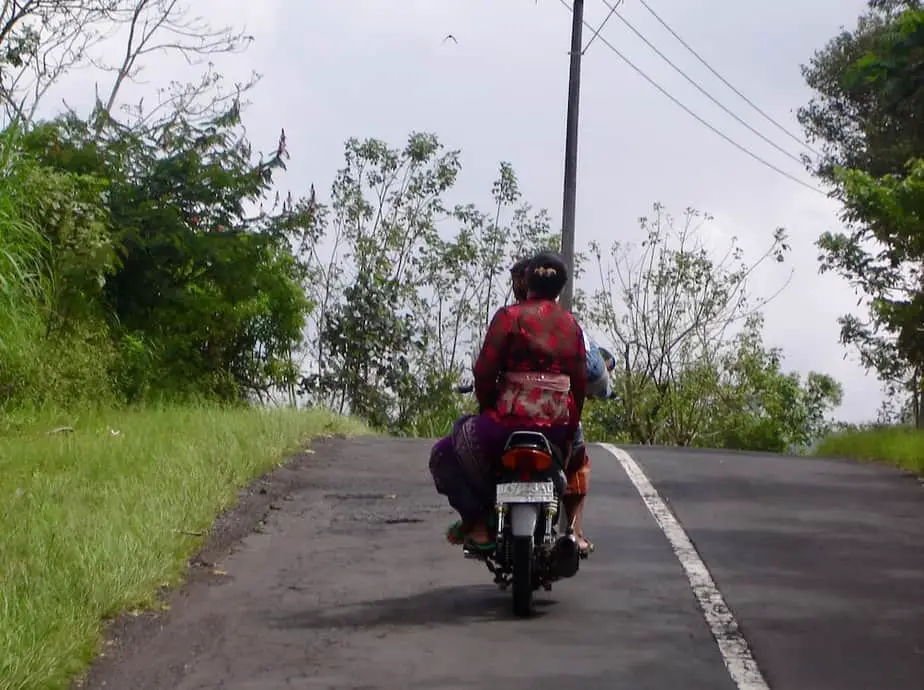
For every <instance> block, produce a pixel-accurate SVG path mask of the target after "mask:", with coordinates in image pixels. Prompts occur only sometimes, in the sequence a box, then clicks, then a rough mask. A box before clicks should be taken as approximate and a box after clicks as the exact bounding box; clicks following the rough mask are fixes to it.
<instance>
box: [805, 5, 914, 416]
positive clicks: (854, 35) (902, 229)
mask: <svg viewBox="0 0 924 690" xmlns="http://www.w3.org/2000/svg"><path fill="white" fill-rule="evenodd" d="M922 51H924V11H922V10H921V9H920V7H919V3H917V2H874V3H871V11H870V12H869V13H868V14H866V15H864V16H863V17H861V18H860V21H859V24H858V27H857V29H856V30H855V31H853V32H843V33H842V34H841V35H840V36H838V37H836V38H835V39H834V40H832V41H831V42H830V43H829V44H828V45H827V46H826V47H825V49H824V50H823V51H820V52H818V53H816V55H815V57H814V58H813V60H812V62H811V64H810V66H808V67H805V68H804V73H805V75H806V79H807V81H808V84H809V86H811V87H812V88H814V89H815V90H816V92H817V95H816V96H815V98H813V100H812V101H811V102H810V103H809V104H808V105H807V106H806V107H805V108H803V109H802V110H801V111H800V115H799V116H800V120H801V121H802V123H803V125H804V126H805V127H806V130H807V132H808V133H809V135H810V137H812V138H813V139H814V140H816V141H822V142H823V143H824V148H823V153H824V155H823V156H822V158H821V159H820V160H819V161H818V162H817V164H816V165H815V167H814V172H815V174H816V175H817V176H818V177H819V178H821V179H822V180H824V181H826V182H828V183H829V184H830V185H831V186H832V187H833V189H834V195H835V196H836V197H837V198H838V199H839V200H840V201H841V202H842V203H843V208H844V211H843V214H842V218H843V220H844V222H845V224H846V225H847V228H848V230H849V232H847V233H830V232H829V233H824V234H823V235H822V236H821V238H820V239H819V241H818V246H819V247H820V249H821V250H822V255H821V257H820V260H821V270H822V272H826V271H836V272H837V273H839V274H840V275H842V276H844V277H845V278H847V280H849V281H850V283H851V284H852V285H853V286H854V288H855V289H856V290H857V291H858V292H860V293H861V302H862V301H864V300H865V302H866V305H867V307H868V309H869V313H870V318H869V319H868V320H866V321H864V320H861V319H860V318H858V317H856V316H852V315H846V316H844V317H842V318H841V319H840V324H841V341H842V342H843V343H845V344H848V345H851V346H853V347H854V348H855V349H856V350H857V351H858V352H859V355H860V361H861V362H862V363H863V365H864V366H865V367H867V368H868V369H872V370H874V371H876V373H877V375H878V376H879V378H880V379H881V380H882V381H883V382H884V383H885V384H886V387H887V391H888V392H889V393H890V394H895V393H897V392H905V393H910V394H911V397H912V407H913V408H914V409H917V410H919V409H920V402H919V399H920V387H921V383H920V381H921V371H922V367H924V359H922V352H924V348H922V347H921V345H920V340H921V337H922V336H921V333H920V330H919V329H920V323H921V310H920V306H919V305H920V304H921V301H922V300H924V296H922V295H924V277H922V273H924V271H922V266H924V252H922V248H921V243H922V241H921V235H922V233H924V229H922V224H921V215H920V210H919V209H920V206H915V204H916V203H919V202H918V201H917V198H918V197H917V194H918V192H917V190H918V189H919V181H918V178H917V175H919V167H918V163H917V162H916V160H917V159H920V158H922V157H924V127H922V124H921V121H920V113H921V112H922V111H924V62H922V61H921V57H920V56H921V53H922ZM915 400H917V401H918V402H914V401H915ZM915 418H916V421H917V423H918V424H921V423H922V420H921V415H920V412H917V413H916V414H915Z"/></svg>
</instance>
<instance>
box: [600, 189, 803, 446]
mask: <svg viewBox="0 0 924 690" xmlns="http://www.w3.org/2000/svg"><path fill="white" fill-rule="evenodd" d="M709 219H710V218H709V217H708V216H703V214H701V213H699V212H697V211H695V210H693V209H688V210H687V211H686V213H685V214H684V221H683V223H682V224H681V225H680V226H679V227H677V226H676V225H675V223H674V219H673V217H672V216H671V215H670V214H669V213H667V212H666V211H665V209H664V208H663V207H662V206H661V205H660V204H655V205H654V217H653V218H651V219H649V218H642V219H640V223H641V226H642V229H643V230H644V232H645V233H646V238H645V240H644V241H643V242H642V243H641V247H639V251H638V252H636V251H635V250H634V249H635V248H633V247H626V246H623V245H622V244H621V243H619V242H616V243H614V244H613V246H612V247H611V248H610V251H609V261H608V262H606V263H605V262H604V259H603V252H602V249H601V248H600V247H599V245H596V244H594V245H592V251H593V252H594V254H595V255H596V262H597V268H598V271H599V276H600V285H601V287H600V289H599V290H597V292H596V293H595V295H594V298H593V301H592V308H591V311H590V318H591V320H592V322H594V323H595V324H596V325H597V326H598V327H600V328H601V329H602V330H603V331H604V332H605V333H606V334H607V335H608V336H609V337H610V339H611V341H612V342H613V343H614V345H615V349H616V353H617V357H618V358H619V360H620V361H621V365H620V367H619V368H620V370H621V372H620V377H619V387H620V390H619V396H620V398H621V400H622V403H621V404H622V405H623V414H624V422H623V423H624V425H625V427H624V428H626V429H627V430H628V431H629V433H630V435H631V436H632V437H633V438H636V439H639V440H640V441H642V442H645V443H651V442H654V441H655V439H661V440H664V439H670V442H671V443H679V444H683V445H686V444H690V443H692V442H693V441H694V440H695V439H696V438H697V437H698V436H699V435H700V434H701V432H702V429H703V425H704V424H705V423H706V420H707V416H708V415H709V414H710V409H709V405H708V395H706V393H707V392H708V391H709V390H710V389H712V388H714V387H715V386H717V385H718V380H717V371H718V361H719V358H720V356H721V353H722V350H723V348H725V347H726V345H727V342H728V339H729V338H730V337H731V334H730V333H729V331H730V330H731V329H733V328H734V327H735V325H736V324H743V323H744V322H745V320H746V319H747V318H748V316H750V315H751V314H754V313H756V312H757V310H759V309H760V308H761V307H762V306H763V305H764V304H766V303H767V302H768V301H769V299H771V298H772V297H771V298H765V299H762V300H758V301H757V302H756V303H755V304H752V303H751V295H749V294H748V290H747V281H748V278H749V277H750V276H751V274H752V273H753V271H754V270H756V269H757V267H758V266H760V265H761V264H763V263H764V262H765V261H767V260H769V259H774V260H776V261H778V262H782V261H783V260H784V256H785V253H786V252H787V251H788V250H789V246H788V245H787V244H786V236H785V233H784V232H783V231H782V230H777V231H776V232H775V233H774V236H773V240H772V242H771V244H770V246H769V248H768V249H767V251H766V252H765V253H764V254H763V256H761V257H760V258H759V259H758V260H757V261H756V262H755V263H753V264H751V265H748V264H746V263H744V261H743V259H742V252H741V249H740V247H738V245H737V240H736V239H733V240H732V243H731V246H730V247H729V248H728V250H727V251H726V253H725V255H724V256H723V257H722V258H721V259H719V260H715V259H714V258H713V257H712V255H711V253H710V251H709V250H708V248H707V247H706V246H705V244H704V243H703V241H702V239H701V237H700V231H701V229H702V224H703V222H705V221H708V220H709ZM777 294H778V293H777Z"/></svg>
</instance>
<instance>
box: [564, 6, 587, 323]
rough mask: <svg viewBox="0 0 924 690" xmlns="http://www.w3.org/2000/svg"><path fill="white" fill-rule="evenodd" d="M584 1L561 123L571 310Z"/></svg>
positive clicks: (574, 24)
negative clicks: (563, 138) (563, 121)
mask: <svg viewBox="0 0 924 690" xmlns="http://www.w3.org/2000/svg"><path fill="white" fill-rule="evenodd" d="M583 29H584V0H574V8H573V9H572V21H571V70H570V74H569V76H568V119H567V124H566V125H565V127H566V131H565V190H564V202H563V203H562V213H561V216H562V217H561V253H562V256H563V257H564V258H565V265H566V266H567V267H568V283H567V285H565V289H564V291H563V292H562V295H561V305H562V306H563V307H564V308H565V309H571V302H572V299H573V297H574V216H575V210H576V207H577V153H578V109H579V106H580V101H581V54H582V52H583V50H582V48H581V45H582V42H583V39H582V34H583Z"/></svg>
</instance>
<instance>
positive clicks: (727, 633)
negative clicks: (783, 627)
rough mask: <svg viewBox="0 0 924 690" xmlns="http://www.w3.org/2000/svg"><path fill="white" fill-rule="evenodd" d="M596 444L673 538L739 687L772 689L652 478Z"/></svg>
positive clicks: (633, 463)
mask: <svg viewBox="0 0 924 690" xmlns="http://www.w3.org/2000/svg"><path fill="white" fill-rule="evenodd" d="M597 445H599V446H600V447H602V448H603V449H605V450H607V451H608V452H609V453H611V454H612V455H613V456H614V457H615V458H616V459H617V460H619V464H621V465H622V468H623V469H624V470H625V471H626V474H627V475H628V476H629V479H630V480H631V481H632V483H633V484H634V485H635V488H636V490H638V493H639V495H640V496H641V497H642V500H643V501H644V502H645V505H646V506H648V510H649V512H650V513H651V516H652V517H653V518H654V519H655V522H657V523H658V527H660V528H661V531H662V532H664V536H666V537H667V540H668V541H669V542H670V544H671V547H672V548H673V549H674V553H675V554H676V555H677V559H678V560H679V561H680V565H682V566H683V570H684V572H685V573H686V575H687V579H688V580H689V581H690V586H691V587H692V588H693V594H694V595H695V596H696V600H697V601H698V602H699V605H700V609H701V610H702V612H703V617H704V618H705V619H706V623H707V624H708V625H709V629H710V630H711V631H712V636H713V637H714V638H715V641H716V644H717V645H718V646H719V653H720V654H721V655H722V660H723V661H724V662H725V668H727V669H728V673H729V675H730V676H731V678H732V680H733V681H734V682H735V684H736V685H737V686H738V690H770V686H769V685H768V684H767V681H766V680H765V679H764V676H763V674H762V673H761V672H760V669H759V668H758V667H757V662H756V661H755V660H754V657H753V656H752V655H751V649H750V647H749V646H748V641H747V640H746V639H745V638H744V635H742V634H741V629H740V628H739V626H738V621H737V620H735V616H734V614H732V612H731V610H730V609H729V608H728V605H727V604H726V603H725V599H724V598H723V597H722V593H721V592H720V591H719V589H718V587H716V584H715V581H714V580H713V579H712V575H711V574H710V573H709V568H707V567H706V564H705V563H704V562H703V559H702V558H700V556H699V553H697V551H696V547H695V546H693V542H692V541H690V537H689V536H688V535H687V533H686V531H685V530H684V529H683V526H682V525H681V524H680V521H679V520H677V518H676V517H674V514H673V512H671V509H670V508H669V507H668V506H667V503H665V502H664V499H663V498H661V495H660V494H659V493H658V491H657V489H655V488H654V485H652V483H651V480H649V479H648V477H647V476H646V475H645V472H644V471H643V470H642V468H641V466H640V465H639V464H638V463H637V462H636V461H635V460H633V459H632V456H630V455H629V454H628V453H627V452H626V451H624V450H622V449H621V448H617V447H616V446H613V445H611V444H609V443H600V444H597Z"/></svg>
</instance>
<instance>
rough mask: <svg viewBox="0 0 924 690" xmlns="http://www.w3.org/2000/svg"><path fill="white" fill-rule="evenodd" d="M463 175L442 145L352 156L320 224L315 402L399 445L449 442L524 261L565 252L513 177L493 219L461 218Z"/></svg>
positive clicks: (351, 147)
mask: <svg viewBox="0 0 924 690" xmlns="http://www.w3.org/2000/svg"><path fill="white" fill-rule="evenodd" d="M460 170H461V162H460V157H459V152H458V151H454V150H449V149H446V148H445V147H444V146H443V145H442V144H441V143H440V141H439V139H438V138H437V137H436V136H435V135H432V134H426V133H412V134H411V135H410V136H409V138H408V140H407V142H406V144H405V145H404V146H403V147H401V148H394V147H391V146H389V145H388V144H387V143H385V142H383V141H379V140H375V139H369V140H358V139H351V140H349V141H348V142H347V144H346V147H345V166H344V167H343V169H341V170H340V172H339V173H338V174H337V177H336V180H335V182H334V184H333V188H332V194H331V197H332V198H331V203H330V208H329V209H324V210H323V211H322V212H321V215H323V217H324V218H325V219H326V223H327V226H326V233H325V236H324V238H323V243H326V244H328V245H329V247H330V248H329V250H328V252H327V253H326V254H324V253H323V251H322V249H323V248H322V242H319V243H316V244H315V245H313V247H312V248H311V250H310V251H311V253H312V257H311V264H312V270H313V272H314V275H315V276H316V279H315V280H314V282H313V284H312V286H311V289H312V295H313V298H314V300H315V301H316V302H317V304H318V305H319V306H318V309H317V311H316V312H315V314H314V315H313V317H312V329H311V330H312V332H313V336H312V340H313V345H312V351H311V353H310V354H311V357H310V359H312V360H313V363H312V364H311V365H310V366H312V368H313V371H310V372H309V373H308V375H306V376H305V377H304V380H303V382H302V383H303V385H302V389H303V392H304V393H305V394H307V395H309V396H310V397H311V399H312V400H315V401H317V402H321V403H324V404H327V405H331V406H332V407H334V408H335V409H338V410H350V411H352V412H353V413H355V414H360V415H362V416H364V417H366V418H367V419H369V420H371V421H372V422H373V423H374V424H376V425H378V426H381V427H383V428H387V429H390V430H392V431H399V432H416V433H429V431H428V430H430V429H433V428H435V427H440V432H442V431H444V429H443V428H442V427H444V426H445V423H446V420H448V419H451V418H452V416H453V415H454V413H456V412H457V411H458V410H459V408H460V401H459V400H458V399H457V397H456V396H454V394H453V393H452V386H453V384H455V383H456V382H457V381H458V379H459V378H460V377H463V376H464V371H465V369H466V368H467V367H468V366H470V364H471V358H472V357H473V356H474V353H475V351H476V350H477V348H479V347H480V341H481V337H482V334H483V332H484V329H485V327H486V324H487V321H488V319H489V318H490V316H491V314H492V313H493V311H494V310H495V309H496V308H497V307H498V306H499V305H500V304H502V303H503V302H504V301H505V300H506V299H507V298H508V297H509V279H508V273H507V269H508V267H509V266H510V264H511V263H512V261H513V257H514V256H517V257H519V255H520V254H521V253H524V252H528V251H532V250H535V249H536V248H538V247H547V246H552V245H556V244H557V240H556V238H555V236H554V235H552V234H551V232H550V231H549V223H548V215H547V214H546V213H545V212H541V211H540V212H538V213H534V212H533V211H532V209H531V208H530V207H529V206H528V205H526V204H523V203H521V201H520V192H519V189H518V188H517V183H516V175H515V174H514V171H513V169H512V167H511V166H509V165H508V164H501V167H500V174H499V177H498V180H497V181H496V182H495V184H494V186H493V188H492V196H493V201H494V209H493V211H492V212H490V213H489V212H484V211H481V210H479V209H478V208H477V206H476V205H474V204H460V205H457V206H455V207H449V206H448V204H447V203H446V202H445V198H444V197H445V195H446V194H447V193H448V192H449V191H450V190H451V189H452V187H453V186H454V184H455V181H456V178H457V176H458V174H459V171H460ZM508 214H509V216H510V219H509V221H508V222H505V221H504V219H505V217H506V216H507V215H508ZM437 418H438V419H439V420H440V421H439V422H438V423H437V422H436V421H434V420H436V419H437Z"/></svg>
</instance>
